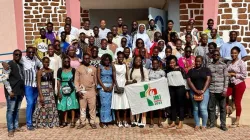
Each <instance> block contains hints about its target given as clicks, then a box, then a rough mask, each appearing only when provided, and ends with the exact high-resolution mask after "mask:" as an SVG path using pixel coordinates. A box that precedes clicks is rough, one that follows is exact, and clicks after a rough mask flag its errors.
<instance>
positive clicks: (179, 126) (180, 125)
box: [176, 121, 183, 129]
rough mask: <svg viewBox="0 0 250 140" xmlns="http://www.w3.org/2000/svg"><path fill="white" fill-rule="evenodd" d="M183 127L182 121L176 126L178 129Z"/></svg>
mask: <svg viewBox="0 0 250 140" xmlns="http://www.w3.org/2000/svg"><path fill="white" fill-rule="evenodd" d="M182 127H183V122H182V121H180V122H179V125H178V126H177V127H176V129H182Z"/></svg>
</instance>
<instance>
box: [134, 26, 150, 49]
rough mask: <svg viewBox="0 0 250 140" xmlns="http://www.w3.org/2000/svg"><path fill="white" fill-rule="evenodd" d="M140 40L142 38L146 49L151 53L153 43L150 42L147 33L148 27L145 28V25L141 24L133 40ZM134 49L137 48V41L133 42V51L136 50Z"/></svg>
mask: <svg viewBox="0 0 250 140" xmlns="http://www.w3.org/2000/svg"><path fill="white" fill-rule="evenodd" d="M138 38H141V39H142V40H143V41H144V44H145V48H146V49H147V51H148V52H149V51H150V47H151V42H150V39H149V36H148V34H147V33H146V26H145V24H139V26H138V30H137V33H136V35H135V36H134V39H133V40H137V39H138ZM134 48H136V42H135V41H134V42H133V48H132V50H134Z"/></svg>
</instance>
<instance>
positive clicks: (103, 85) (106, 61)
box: [97, 54, 116, 128]
mask: <svg viewBox="0 0 250 140" xmlns="http://www.w3.org/2000/svg"><path fill="white" fill-rule="evenodd" d="M97 80H98V86H97V88H98V89H99V94H100V103H101V111H100V120H101V127H102V128H107V126H108V123H109V122H111V121H113V120H114V117H113V113H112V110H111V102H112V92H113V87H114V84H115V81H116V72H115V68H114V66H113V65H112V57H111V55H109V54H104V55H102V57H101V64H100V65H99V67H98V68H97Z"/></svg>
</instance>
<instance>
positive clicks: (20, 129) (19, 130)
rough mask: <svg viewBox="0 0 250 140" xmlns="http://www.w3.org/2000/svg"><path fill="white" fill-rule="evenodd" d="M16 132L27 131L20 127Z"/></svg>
mask: <svg viewBox="0 0 250 140" xmlns="http://www.w3.org/2000/svg"><path fill="white" fill-rule="evenodd" d="M14 131H15V132H25V129H22V128H20V127H18V128H16V129H15V130H14Z"/></svg>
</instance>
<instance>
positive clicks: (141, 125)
mask: <svg viewBox="0 0 250 140" xmlns="http://www.w3.org/2000/svg"><path fill="white" fill-rule="evenodd" d="M138 126H139V127H140V128H144V127H145V126H146V124H144V123H139V124H138Z"/></svg>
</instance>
